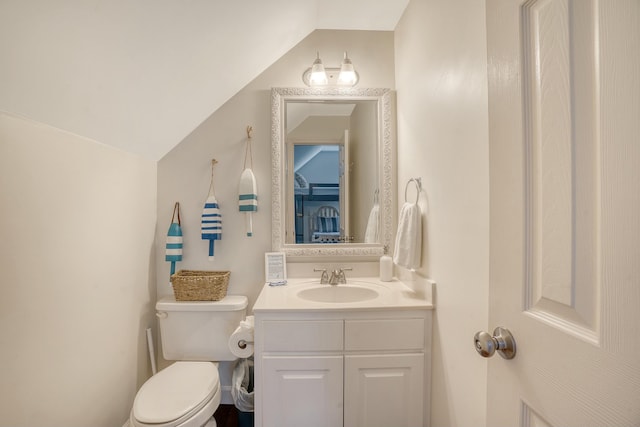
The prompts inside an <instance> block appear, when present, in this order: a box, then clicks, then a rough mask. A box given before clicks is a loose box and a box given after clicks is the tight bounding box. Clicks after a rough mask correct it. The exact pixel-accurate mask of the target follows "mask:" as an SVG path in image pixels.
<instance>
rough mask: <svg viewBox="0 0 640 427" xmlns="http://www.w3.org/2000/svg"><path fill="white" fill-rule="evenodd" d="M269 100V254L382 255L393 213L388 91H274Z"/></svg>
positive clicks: (390, 107)
mask: <svg viewBox="0 0 640 427" xmlns="http://www.w3.org/2000/svg"><path fill="white" fill-rule="evenodd" d="M271 95H272V96H271V100H272V103H271V107H272V108H271V110H272V111H271V112H272V198H273V199H272V218H273V224H272V248H273V250H274V251H282V252H285V253H286V254H287V255H288V256H316V257H317V256H344V255H350V256H364V257H366V256H380V255H382V254H383V253H384V247H385V246H387V247H389V246H390V244H391V232H392V226H391V224H392V223H393V217H394V207H395V202H394V200H395V199H394V197H393V195H392V189H393V188H395V187H394V186H393V176H392V173H393V172H394V168H393V163H392V162H393V153H394V152H395V145H394V144H393V138H392V135H393V123H392V105H391V103H392V102H391V101H392V99H391V97H392V92H391V91H390V90H389V89H344V88H323V89H312V88H274V89H272V92H271ZM376 218H377V221H376V220H375V219H376Z"/></svg>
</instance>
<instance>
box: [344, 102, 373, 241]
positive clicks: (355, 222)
mask: <svg viewBox="0 0 640 427" xmlns="http://www.w3.org/2000/svg"><path fill="white" fill-rule="evenodd" d="M377 114H378V110H377V108H376V105H375V104H374V103H365V102H361V103H359V104H358V105H357V106H356V108H355V109H354V110H353V114H352V115H351V129H350V131H351V133H350V134H349V150H350V153H349V156H350V159H349V163H350V165H349V167H350V170H351V175H350V181H349V191H350V194H349V202H350V203H351V206H350V211H349V216H350V218H351V229H350V232H349V234H350V235H351V236H354V237H355V240H354V241H355V242H364V235H365V231H366V230H367V222H368V220H369V213H370V212H371V208H372V207H373V196H374V192H375V190H377V189H378V176H379V175H378V173H376V171H377V169H378V152H379V150H378V149H377V147H376V146H375V142H376V141H377V139H378V135H377V133H376V131H377V128H376V127H375V126H372V125H371V124H372V123H375V121H376V118H377ZM373 165H375V167H374V166H373Z"/></svg>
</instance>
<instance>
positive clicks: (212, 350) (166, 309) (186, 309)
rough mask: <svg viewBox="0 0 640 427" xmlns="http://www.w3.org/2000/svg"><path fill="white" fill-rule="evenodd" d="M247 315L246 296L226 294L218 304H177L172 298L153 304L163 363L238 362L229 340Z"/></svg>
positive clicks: (209, 302) (214, 302)
mask: <svg viewBox="0 0 640 427" xmlns="http://www.w3.org/2000/svg"><path fill="white" fill-rule="evenodd" d="M246 312H247V297H246V296H241V295H227V296H226V297H224V298H223V299H221V300H220V301H176V300H175V297H174V296H173V295H171V296H166V297H163V298H161V299H160V300H159V301H158V302H157V303H156V314H157V316H158V319H159V323H160V338H161V345H162V354H163V355H164V358H165V359H166V360H200V361H212V362H215V361H225V360H235V359H237V357H236V356H234V355H233V354H232V353H231V351H230V350H229V337H230V336H231V334H232V333H233V331H235V330H236V328H237V327H238V325H239V324H240V321H242V320H244V318H245V316H246Z"/></svg>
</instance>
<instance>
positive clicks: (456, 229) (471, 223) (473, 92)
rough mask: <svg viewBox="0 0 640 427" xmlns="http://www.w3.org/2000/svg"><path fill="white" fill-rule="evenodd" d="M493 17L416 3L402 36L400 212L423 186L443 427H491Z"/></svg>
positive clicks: (435, 401) (436, 408)
mask: <svg viewBox="0 0 640 427" xmlns="http://www.w3.org/2000/svg"><path fill="white" fill-rule="evenodd" d="M484 17H485V10H484V2H483V1H477V0H458V1H455V2H452V1H449V0H412V1H411V2H410V3H409V6H408V8H407V10H406V11H405V14H404V15H403V18H402V19H401V21H400V23H399V24H398V27H397V29H396V32H395V52H396V58H395V64H396V88H397V105H398V194H399V197H400V200H399V204H400V205H401V203H402V202H403V200H402V199H403V197H404V189H405V183H406V182H407V180H408V179H409V178H411V177H422V183H423V188H424V191H423V193H422V195H421V203H420V204H421V207H422V208H423V211H424V212H426V213H425V215H424V218H425V219H424V225H425V229H424V230H425V233H424V236H423V256H422V266H421V267H420V269H419V270H418V271H417V273H416V274H415V275H417V276H423V277H431V278H432V279H434V280H435V281H436V282H437V287H436V290H435V305H436V310H435V312H434V314H435V318H434V331H433V332H434V343H433V365H432V368H433V369H432V381H433V385H432V401H431V402H432V403H431V408H432V415H431V425H432V426H434V427H444V426H446V427H456V426H460V427H466V426H483V425H485V423H486V420H485V413H486V397H485V393H486V381H487V380H486V376H487V373H486V372H487V367H486V361H485V360H483V359H482V358H481V357H479V356H478V355H477V354H476V352H475V350H474V348H473V345H472V339H473V335H474V333H475V332H476V331H478V330H481V329H485V328H487V327H488V325H487V319H488V313H487V311H488V308H487V307H488V281H489V272H488V266H489V173H488V166H489V165H488V119H487V72H486V28H485V18H484ZM414 194H415V192H414V190H413V188H411V189H410V190H409V198H413V197H414V196H413V195H414ZM485 330H486V329H485Z"/></svg>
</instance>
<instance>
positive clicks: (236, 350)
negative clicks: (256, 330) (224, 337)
mask: <svg viewBox="0 0 640 427" xmlns="http://www.w3.org/2000/svg"><path fill="white" fill-rule="evenodd" d="M243 343H244V346H245V347H244V348H242V344H243ZM229 349H230V350H231V353H232V354H233V355H234V356H236V357H238V358H240V359H246V358H248V357H250V356H251V355H253V328H247V327H246V326H243V325H240V326H238V327H237V328H236V330H235V331H234V332H233V333H232V334H231V337H229Z"/></svg>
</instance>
